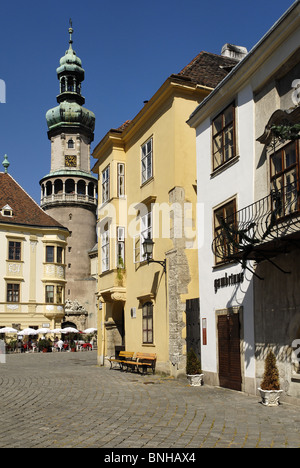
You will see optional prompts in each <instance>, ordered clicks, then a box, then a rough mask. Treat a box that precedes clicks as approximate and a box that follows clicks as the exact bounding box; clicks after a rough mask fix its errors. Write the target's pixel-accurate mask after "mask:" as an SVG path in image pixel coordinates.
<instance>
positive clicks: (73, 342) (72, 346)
mask: <svg viewBox="0 0 300 468" xmlns="http://www.w3.org/2000/svg"><path fill="white" fill-rule="evenodd" d="M70 349H71V352H72V353H76V343H75V341H74V340H71V341H70Z"/></svg>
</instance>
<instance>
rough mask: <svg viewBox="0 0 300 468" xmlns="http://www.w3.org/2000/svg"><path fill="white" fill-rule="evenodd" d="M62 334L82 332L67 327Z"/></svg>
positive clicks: (62, 330)
mask: <svg viewBox="0 0 300 468" xmlns="http://www.w3.org/2000/svg"><path fill="white" fill-rule="evenodd" d="M61 333H80V331H79V330H77V329H76V328H73V327H67V328H62V329H61Z"/></svg>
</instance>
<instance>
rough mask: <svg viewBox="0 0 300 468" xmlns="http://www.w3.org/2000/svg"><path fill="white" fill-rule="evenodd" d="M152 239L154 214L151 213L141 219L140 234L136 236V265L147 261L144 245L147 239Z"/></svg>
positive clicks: (134, 240) (134, 259)
mask: <svg viewBox="0 0 300 468" xmlns="http://www.w3.org/2000/svg"><path fill="white" fill-rule="evenodd" d="M148 238H150V239H152V212H151V211H149V212H148V213H146V214H145V215H143V216H141V218H140V234H139V235H137V236H135V237H134V239H133V242H134V248H133V250H134V253H133V255H134V258H133V261H134V263H140V262H144V261H145V256H144V249H143V243H144V240H145V239H148Z"/></svg>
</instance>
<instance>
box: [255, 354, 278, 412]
mask: <svg viewBox="0 0 300 468" xmlns="http://www.w3.org/2000/svg"><path fill="white" fill-rule="evenodd" d="M258 390H259V392H260V395H261V398H262V404H263V405H265V406H278V404H279V398H280V395H281V393H282V390H280V382H279V371H278V368H277V364H276V357H275V354H274V353H273V351H269V353H268V355H267V357H266V360H265V371H264V378H263V381H262V382H261V386H260V388H259V389H258Z"/></svg>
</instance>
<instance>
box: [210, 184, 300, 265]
mask: <svg viewBox="0 0 300 468" xmlns="http://www.w3.org/2000/svg"><path fill="white" fill-rule="evenodd" d="M219 222H220V225H221V229H220V232H219V234H218V235H217V236H216V237H215V239H214V241H213V245H212V249H213V252H214V254H215V256H216V258H217V261H218V262H220V261H223V262H228V261H231V260H234V259H236V260H238V261H240V262H241V263H244V262H245V261H247V260H256V261H260V260H264V259H270V258H272V257H274V256H276V255H278V254H279V253H280V252H282V251H286V248H287V246H288V245H289V246H290V245H291V244H294V245H295V244H296V243H297V240H298V239H299V238H300V235H299V234H300V195H299V184H298V181H295V182H293V183H290V184H289V185H287V186H285V187H283V188H281V189H273V190H272V191H271V193H270V195H268V196H267V197H265V198H262V199H261V200H258V201H257V202H255V203H253V204H252V205H249V206H247V207H246V208H243V209H242V210H240V211H238V212H236V213H234V214H233V215H232V216H230V217H228V218H225V219H224V218H222V219H219Z"/></svg>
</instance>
